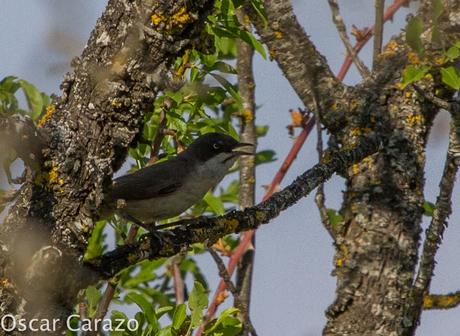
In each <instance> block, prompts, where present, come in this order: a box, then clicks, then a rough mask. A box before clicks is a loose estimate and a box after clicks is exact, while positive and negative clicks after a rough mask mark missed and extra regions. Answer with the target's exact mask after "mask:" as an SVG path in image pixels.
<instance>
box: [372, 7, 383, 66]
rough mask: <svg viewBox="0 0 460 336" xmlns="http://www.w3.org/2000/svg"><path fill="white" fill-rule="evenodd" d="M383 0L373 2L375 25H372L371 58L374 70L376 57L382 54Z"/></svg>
mask: <svg viewBox="0 0 460 336" xmlns="http://www.w3.org/2000/svg"><path fill="white" fill-rule="evenodd" d="M384 10H385V0H375V24H374V54H373V57H372V69H375V64H376V61H377V57H378V56H379V55H380V53H381V52H382V44H383V24H384V20H383V12H384Z"/></svg>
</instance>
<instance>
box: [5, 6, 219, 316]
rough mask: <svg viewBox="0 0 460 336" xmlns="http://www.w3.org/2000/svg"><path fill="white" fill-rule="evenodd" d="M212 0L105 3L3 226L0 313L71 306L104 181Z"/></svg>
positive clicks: (49, 311)
mask: <svg viewBox="0 0 460 336" xmlns="http://www.w3.org/2000/svg"><path fill="white" fill-rule="evenodd" d="M212 6H213V2H212V1H210V0H209V1H206V0H200V1H193V2H188V1H178V2H174V3H172V2H170V1H128V0H111V1H109V3H108V5H107V8H106V10H105V12H104V13H103V15H102V17H101V18H100V19H99V20H98V22H97V24H96V27H95V29H94V30H93V32H92V33H91V37H90V39H89V41H88V43H87V46H86V48H85V50H84V51H83V53H82V55H81V57H79V58H76V59H74V60H73V67H74V71H73V73H71V74H68V75H66V77H65V78H64V81H63V83H62V85H61V89H62V95H61V97H60V99H59V100H57V101H56V102H55V109H54V113H52V114H51V113H49V114H47V115H46V116H45V117H44V119H43V120H41V121H40V124H41V125H44V130H46V132H47V133H48V134H49V137H50V141H49V142H48V143H47V145H46V148H45V149H44V150H43V152H42V153H43V161H42V167H41V168H42V169H41V171H40V172H39V173H36V174H35V175H34V176H32V177H31V178H30V180H29V181H28V182H27V183H26V184H24V185H23V187H22V188H21V191H20V194H19V196H18V199H17V201H16V203H15V204H14V206H13V207H12V209H11V211H10V212H9V214H8V216H7V218H6V221H5V223H4V225H2V227H1V232H0V236H1V240H2V241H1V246H2V250H1V253H0V264H1V265H2V268H1V274H0V276H1V278H2V282H1V284H0V302H2V304H1V306H0V316H4V315H5V314H8V313H11V314H14V315H17V316H18V317H30V316H36V315H35V314H37V315H38V316H39V317H40V318H44V317H48V318H53V317H62V316H66V315H67V314H68V312H69V311H70V310H71V309H72V308H73V305H74V304H75V299H76V291H77V290H79V289H80V288H81V286H80V284H79V281H81V280H82V276H83V275H84V272H80V274H78V273H77V274H76V270H78V269H79V268H81V265H80V264H81V261H80V259H79V258H80V257H81V255H82V251H83V250H84V248H85V246H86V241H87V238H88V236H89V234H90V233H91V229H92V227H93V223H94V220H95V219H96V218H97V208H98V206H99V204H100V203H101V201H102V195H103V190H104V187H105V186H106V185H107V183H108V182H109V181H110V178H111V175H112V173H113V172H114V171H115V170H117V169H118V168H119V167H120V166H121V164H122V162H123V161H124V159H125V156H126V152H127V148H128V146H129V145H130V144H131V143H132V142H133V140H135V136H136V135H137V134H138V133H139V130H140V129H141V127H142V123H143V119H144V115H145V112H146V111H148V109H149V108H151V106H152V103H153V101H154V99H155V96H156V94H157V93H158V91H159V90H161V89H163V88H165V87H168V86H169V85H170V84H171V83H170V82H171V81H170V79H169V76H168V72H167V70H168V65H169V64H170V63H171V62H172V61H173V60H174V59H175V58H176V57H177V56H179V55H180V54H181V53H182V52H183V51H184V50H185V49H186V48H187V47H190V46H191V45H192V44H193V43H194V41H195V40H197V39H198V38H200V35H201V34H202V31H203V30H202V26H203V22H204V21H205V19H206V17H207V15H208V14H209V12H210V10H211V9H212ZM74 270H75V272H74ZM85 280H86V279H85ZM38 293H39V295H38V296H37V294H38ZM32 303H33V307H32Z"/></svg>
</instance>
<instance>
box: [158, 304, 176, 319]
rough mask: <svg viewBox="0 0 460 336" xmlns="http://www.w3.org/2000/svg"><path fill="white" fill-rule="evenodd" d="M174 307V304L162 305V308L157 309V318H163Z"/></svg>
mask: <svg viewBox="0 0 460 336" xmlns="http://www.w3.org/2000/svg"><path fill="white" fill-rule="evenodd" d="M173 309H174V307H172V306H165V307H161V308H158V309H157V310H156V311H155V314H156V316H157V318H161V317H162V316H163V315H164V314H166V313H168V312H170V311H171V310H173Z"/></svg>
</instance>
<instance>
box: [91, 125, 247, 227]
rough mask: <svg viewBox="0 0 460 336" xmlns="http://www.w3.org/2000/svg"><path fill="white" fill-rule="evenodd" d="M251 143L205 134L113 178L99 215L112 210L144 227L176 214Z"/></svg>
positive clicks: (211, 184) (215, 181) (195, 199)
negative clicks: (168, 154)
mask: <svg viewBox="0 0 460 336" xmlns="http://www.w3.org/2000/svg"><path fill="white" fill-rule="evenodd" d="M244 146H252V144H248V143H242V142H238V141H237V140H235V139H234V138H232V137H231V136H229V135H226V134H222V133H207V134H205V135H202V136H200V137H199V138H197V139H196V140H195V141H194V142H193V143H192V144H191V145H190V146H189V147H188V148H187V149H186V150H185V151H183V152H182V153H180V154H178V155H177V156H175V157H173V158H171V159H169V160H167V161H164V162H161V163H157V164H154V165H151V166H148V167H145V168H142V169H139V170H137V171H136V172H134V173H132V174H128V175H124V176H121V177H119V178H117V179H115V180H114V181H113V184H112V186H111V188H110V189H109V191H108V193H107V194H106V195H105V197H104V202H103V205H102V207H101V211H100V216H101V218H102V219H107V218H109V217H111V216H112V215H113V214H114V213H116V214H118V215H119V216H121V217H123V218H125V219H127V220H130V221H132V222H134V223H136V224H138V225H141V226H143V227H145V228H148V229H154V223H155V221H158V220H161V219H166V218H170V217H174V216H177V215H179V214H181V213H182V212H184V211H185V210H187V209H188V208H190V207H191V206H192V205H194V204H196V203H198V202H199V201H200V200H201V199H202V198H203V197H204V195H205V194H206V193H207V192H208V191H209V190H210V189H211V188H214V187H215V186H216V185H217V184H218V183H219V182H220V181H221V180H222V179H223V178H224V176H225V175H226V174H227V172H228V170H229V168H230V167H231V166H232V165H233V164H234V163H235V161H236V159H237V158H238V157H239V156H240V155H251V154H252V153H248V152H244V151H240V150H238V149H239V148H241V147H244Z"/></svg>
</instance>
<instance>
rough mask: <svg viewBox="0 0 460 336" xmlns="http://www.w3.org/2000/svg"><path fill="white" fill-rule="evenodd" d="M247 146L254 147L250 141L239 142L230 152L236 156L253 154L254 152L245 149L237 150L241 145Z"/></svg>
mask: <svg viewBox="0 0 460 336" xmlns="http://www.w3.org/2000/svg"><path fill="white" fill-rule="evenodd" d="M247 146H251V147H254V145H253V144H251V143H248V142H239V143H238V144H237V145H236V146H235V148H233V149H232V153H234V154H236V155H237V156H240V155H254V153H252V152H249V151H247V152H245V151H241V150H238V149H239V148H241V147H247Z"/></svg>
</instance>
